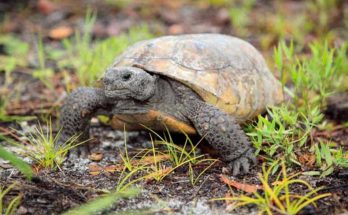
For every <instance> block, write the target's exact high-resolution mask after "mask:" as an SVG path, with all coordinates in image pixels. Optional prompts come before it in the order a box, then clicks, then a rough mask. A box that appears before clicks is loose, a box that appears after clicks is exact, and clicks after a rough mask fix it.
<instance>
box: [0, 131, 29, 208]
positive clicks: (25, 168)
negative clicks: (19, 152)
mask: <svg viewBox="0 0 348 215" xmlns="http://www.w3.org/2000/svg"><path fill="white" fill-rule="evenodd" d="M2 140H6V138H5V137H4V136H2V135H0V141H2ZM0 158H2V159H5V160H8V161H10V163H11V164H12V165H13V166H15V167H16V168H17V169H18V170H19V171H20V172H21V173H22V174H23V175H24V176H25V177H26V178H27V179H28V180H31V178H32V177H33V175H34V173H33V171H32V169H31V166H29V165H28V164H27V163H26V162H25V161H23V160H22V159H20V158H18V157H17V156H16V155H14V154H12V153H11V152H9V151H7V150H5V149H4V148H3V147H2V146H0ZM0 211H1V210H0Z"/></svg>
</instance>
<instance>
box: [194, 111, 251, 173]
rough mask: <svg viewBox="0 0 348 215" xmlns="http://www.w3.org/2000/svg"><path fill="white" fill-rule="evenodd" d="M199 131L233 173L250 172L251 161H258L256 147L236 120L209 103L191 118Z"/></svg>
mask: <svg viewBox="0 0 348 215" xmlns="http://www.w3.org/2000/svg"><path fill="white" fill-rule="evenodd" d="M191 121H192V123H193V125H194V126H195V128H196V130H197V132H198V133H199V134H200V135H201V136H203V137H204V138H205V139H206V140H207V141H208V142H209V143H210V145H212V146H213V148H215V149H216V150H217V151H218V152H219V154H220V156H221V158H222V160H223V161H225V162H227V163H228V165H229V167H230V168H231V169H232V170H233V175H238V174H240V173H241V172H244V173H248V172H249V167H250V161H252V162H253V163H256V158H255V155H254V149H253V147H252V146H251V143H250V141H249V140H248V138H247V136H246V135H245V133H244V131H243V130H242V129H241V128H240V126H239V125H238V124H237V123H236V122H235V120H234V119H233V118H232V117H231V116H229V115H227V114H226V113H224V112H222V111H220V110H219V109H217V108H216V107H214V106H211V105H209V104H205V105H202V106H201V107H200V108H199V111H198V112H197V114H196V115H195V116H194V117H192V118H191Z"/></svg>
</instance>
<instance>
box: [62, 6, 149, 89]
mask: <svg viewBox="0 0 348 215" xmlns="http://www.w3.org/2000/svg"><path fill="white" fill-rule="evenodd" d="M95 19H96V13H93V12H91V11H90V10H89V11H87V14H86V18H85V24H84V26H85V27H84V32H83V35H82V36H81V35H80V33H79V32H76V33H75V37H74V38H73V39H65V40H64V41H63V45H64V47H65V49H66V50H67V52H68V56H69V57H68V58H66V57H65V58H64V59H61V60H59V61H58V66H59V67H60V68H64V67H68V68H73V69H74V70H76V74H77V77H78V80H79V82H80V84H81V85H85V86H90V85H92V84H94V82H95V81H96V80H97V79H98V78H100V76H101V74H102V73H103V72H104V71H105V70H106V69H107V67H108V66H110V65H111V63H112V62H113V60H114V59H115V57H116V56H117V55H119V54H120V53H121V52H122V51H123V50H124V49H126V48H127V47H128V46H129V45H131V44H133V43H135V42H137V41H139V40H144V39H148V38H151V37H153V35H152V34H151V33H150V32H149V29H148V28H147V26H145V25H141V26H137V27H133V28H131V29H129V32H128V33H123V34H121V35H119V36H117V37H111V38H108V39H105V40H102V41H97V42H95V43H92V34H91V30H92V27H93V25H94V23H95ZM92 44H93V45H92Z"/></svg>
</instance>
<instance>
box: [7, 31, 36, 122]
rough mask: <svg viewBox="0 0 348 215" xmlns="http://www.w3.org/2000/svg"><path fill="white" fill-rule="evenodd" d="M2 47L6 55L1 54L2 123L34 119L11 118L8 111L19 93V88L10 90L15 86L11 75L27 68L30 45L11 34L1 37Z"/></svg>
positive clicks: (26, 117) (27, 117) (25, 117)
mask: <svg viewBox="0 0 348 215" xmlns="http://www.w3.org/2000/svg"><path fill="white" fill-rule="evenodd" d="M0 45H1V46H2V47H3V49H4V52H5V55H1V54H0V73H4V83H3V85H1V86H0V121H4V122H10V121H24V120H29V119H32V118H33V117H29V116H10V115H8V114H7V111H6V108H7V107H8V105H9V104H10V100H11V99H12V100H13V99H15V98H16V91H17V87H13V88H12V89H11V90H10V89H9V88H10V86H11V85H13V78H12V76H11V73H12V72H13V71H14V70H15V69H16V68H22V67H26V66H27V64H28V60H27V55H28V52H29V45H28V43H26V42H24V41H22V40H20V39H18V38H17V37H15V36H14V35H11V34H8V35H0Z"/></svg>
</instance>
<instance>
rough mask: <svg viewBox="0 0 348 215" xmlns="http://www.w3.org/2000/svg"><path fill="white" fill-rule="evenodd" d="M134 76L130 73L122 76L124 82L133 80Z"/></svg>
mask: <svg viewBox="0 0 348 215" xmlns="http://www.w3.org/2000/svg"><path fill="white" fill-rule="evenodd" d="M131 77H132V75H131V74H130V73H126V74H123V75H122V80H123V81H129V79H131Z"/></svg>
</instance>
